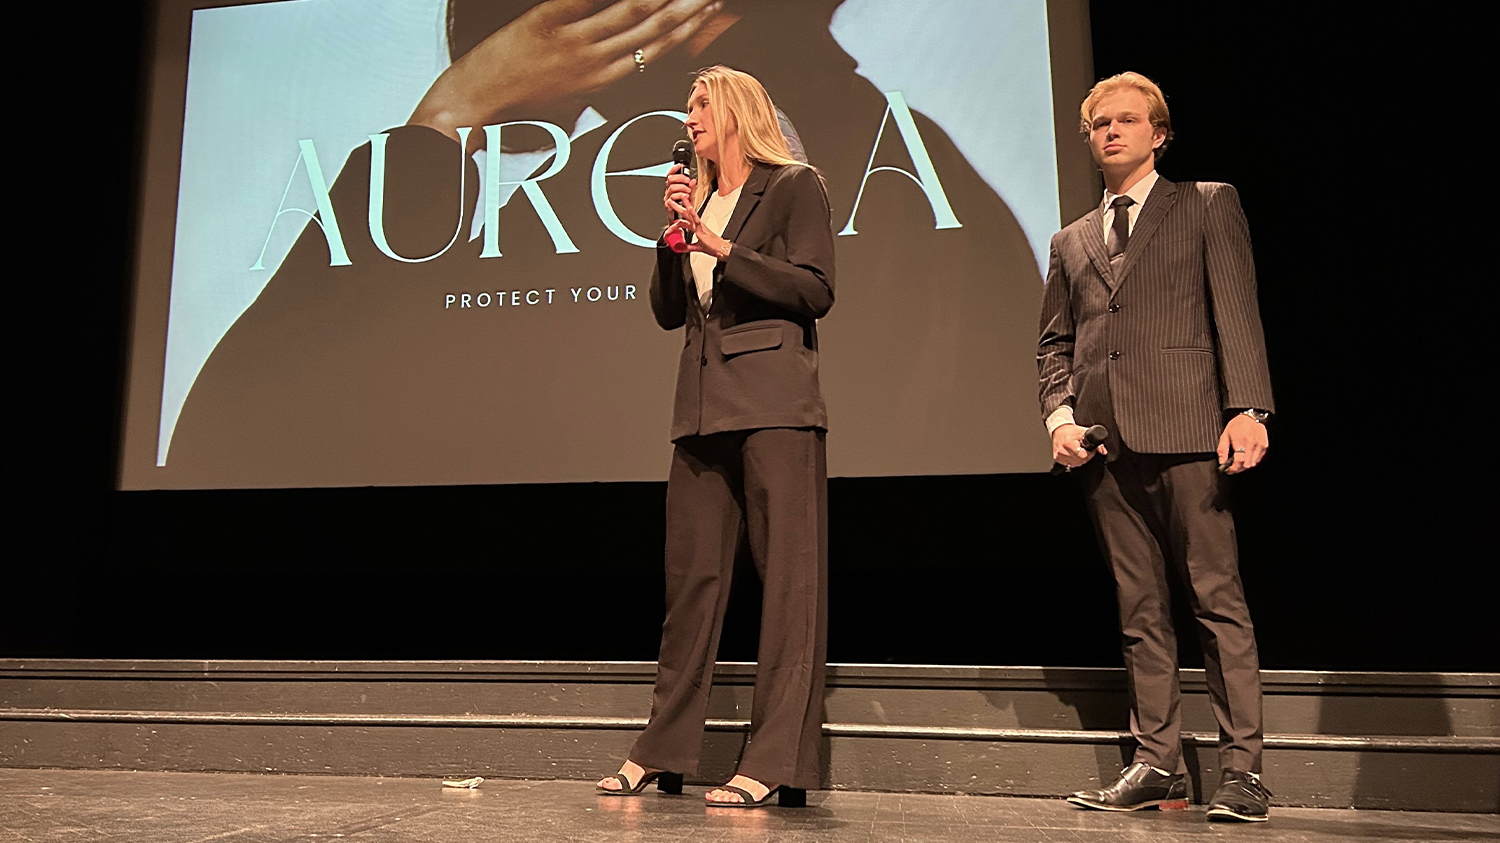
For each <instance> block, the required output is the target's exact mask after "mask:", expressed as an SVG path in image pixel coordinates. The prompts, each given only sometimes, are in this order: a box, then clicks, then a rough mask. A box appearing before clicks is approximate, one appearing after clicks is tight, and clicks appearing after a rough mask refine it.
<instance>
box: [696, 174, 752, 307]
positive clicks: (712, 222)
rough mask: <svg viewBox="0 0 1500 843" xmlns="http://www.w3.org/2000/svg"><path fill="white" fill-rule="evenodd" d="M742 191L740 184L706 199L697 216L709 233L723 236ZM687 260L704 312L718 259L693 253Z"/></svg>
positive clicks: (711, 288)
mask: <svg viewBox="0 0 1500 843" xmlns="http://www.w3.org/2000/svg"><path fill="white" fill-rule="evenodd" d="M744 189H745V186H744V185H743V184H742V185H740V186H739V187H736V188H735V189H734V190H732V191H730V193H729V194H728V195H725V196H720V195H719V192H718V191H717V190H716V191H714V192H713V194H712V195H710V196H709V197H708V204H707V205H706V206H704V208H703V213H701V214H699V215H698V216H699V217H701V218H702V219H703V224H704V225H705V226H707V227H708V230H709V231H712V232H713V233H715V234H717V235H720V236H721V237H722V236H723V234H724V226H726V225H728V224H729V218H730V217H731V216H733V215H734V206H735V205H737V204H739V201H740V191H741V190H744ZM689 260H690V262H691V264H692V267H693V284H694V285H695V286H696V287H697V288H698V304H699V305H700V306H702V308H703V310H704V311H705V312H706V311H707V310H708V306H709V305H710V304H712V303H713V295H714V266H715V264H717V263H718V262H719V259H718V258H716V257H714V256H713V255H708V254H704V253H702V252H694V253H693V254H692V256H691V257H690V258H689Z"/></svg>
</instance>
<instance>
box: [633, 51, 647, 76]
mask: <svg viewBox="0 0 1500 843" xmlns="http://www.w3.org/2000/svg"><path fill="white" fill-rule="evenodd" d="M635 72H636V73H645V72H646V51H645V50H636V51H635Z"/></svg>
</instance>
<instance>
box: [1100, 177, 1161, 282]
mask: <svg viewBox="0 0 1500 843" xmlns="http://www.w3.org/2000/svg"><path fill="white" fill-rule="evenodd" d="M1176 201H1177V185H1175V184H1173V183H1172V182H1169V181H1167V180H1166V179H1164V178H1161V177H1160V176H1158V177H1157V179H1156V186H1154V187H1152V188H1151V193H1150V194H1149V195H1147V196H1146V204H1145V206H1144V207H1142V208H1141V215H1140V216H1139V217H1136V220H1135V227H1134V228H1133V229H1131V232H1130V240H1128V241H1127V242H1126V243H1125V256H1124V258H1123V259H1122V260H1121V261H1120V271H1119V273H1118V274H1117V275H1116V276H1115V284H1114V286H1116V287H1118V286H1119V285H1120V283H1121V282H1122V281H1124V280H1125V276H1126V275H1127V274H1128V273H1129V272H1130V267H1132V266H1134V265H1135V263H1136V261H1137V260H1139V259H1140V256H1141V252H1143V251H1145V249H1146V244H1147V243H1148V242H1150V240H1151V235H1153V234H1155V233H1156V229H1158V228H1160V227H1161V221H1162V220H1163V219H1165V218H1166V216H1167V212H1168V211H1170V210H1172V205H1173V204H1174V203H1175V202H1176Z"/></svg>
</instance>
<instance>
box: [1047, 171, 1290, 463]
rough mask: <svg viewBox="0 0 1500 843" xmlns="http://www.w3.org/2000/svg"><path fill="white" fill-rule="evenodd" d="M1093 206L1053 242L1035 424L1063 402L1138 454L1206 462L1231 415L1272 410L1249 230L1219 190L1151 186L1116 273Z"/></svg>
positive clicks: (1228, 191) (1234, 200)
mask: <svg viewBox="0 0 1500 843" xmlns="http://www.w3.org/2000/svg"><path fill="white" fill-rule="evenodd" d="M1103 213H1104V212H1103V208H1102V207H1101V208H1095V209H1094V210H1093V211H1092V212H1090V213H1088V214H1086V215H1084V216H1083V217H1082V218H1081V219H1079V220H1076V221H1075V222H1073V223H1072V224H1071V225H1069V226H1068V227H1067V228H1064V229H1063V230H1062V231H1059V232H1058V233H1057V234H1056V235H1054V236H1053V238H1052V255H1051V265H1050V267H1049V268H1048V271H1047V287H1046V291H1045V292H1044V293H1043V297H1042V325H1041V339H1040V340H1039V342H1038V346H1037V370H1038V374H1039V376H1040V392H1041V404H1042V416H1043V418H1045V417H1047V416H1048V415H1050V414H1051V413H1052V411H1053V410H1055V409H1057V408H1058V407H1059V406H1060V405H1062V404H1069V405H1071V406H1072V407H1073V413H1074V418H1076V419H1077V420H1078V423H1079V424H1081V425H1084V426H1088V425H1091V424H1102V425H1104V426H1106V427H1107V428H1109V433H1110V438H1109V440H1108V445H1109V446H1110V448H1111V449H1113V450H1116V451H1118V448H1117V447H1116V446H1117V445H1118V444H1119V443H1120V442H1121V441H1122V440H1123V442H1124V443H1125V445H1126V446H1127V447H1128V448H1130V449H1131V450H1133V451H1136V452H1138V453H1146V454H1188V453H1207V452H1210V451H1213V450H1214V449H1215V448H1216V447H1217V446H1218V440H1219V434H1220V433H1221V432H1222V430H1223V427H1224V415H1225V412H1226V411H1228V410H1236V409H1245V408H1250V407H1254V408H1258V409H1262V410H1274V409H1275V406H1274V404H1273V403H1272V398H1271V377H1270V373H1269V371H1268V370H1267V367H1266V346H1265V337H1264V335H1263V333H1262V330H1261V322H1260V307H1259V305H1258V304H1257V302H1256V292H1255V262H1254V258H1253V256H1252V255H1251V251H1250V230H1249V227H1248V225H1247V224H1246V222H1245V214H1244V212H1243V211H1242V210H1241V209H1240V200H1239V195H1238V194H1237V193H1236V192H1235V189H1234V188H1233V187H1231V186H1229V185H1227V184H1219V183H1214V182H1184V183H1182V184H1173V183H1172V182H1169V181H1167V180H1166V179H1164V178H1161V179H1158V180H1157V182H1156V185H1155V186H1154V187H1153V188H1152V189H1151V194H1150V195H1149V196H1148V197H1147V198H1146V203H1145V205H1144V206H1143V207H1142V208H1141V211H1140V216H1139V217H1138V218H1137V219H1136V221H1135V227H1134V230H1133V231H1132V232H1131V235H1130V239H1129V240H1128V241H1127V243H1126V248H1125V255H1124V257H1123V258H1122V259H1121V261H1120V265H1119V267H1118V270H1116V269H1114V268H1112V267H1111V266H1110V263H1109V257H1108V254H1107V252H1106V251H1105V245H1104V233H1103V232H1104V223H1103Z"/></svg>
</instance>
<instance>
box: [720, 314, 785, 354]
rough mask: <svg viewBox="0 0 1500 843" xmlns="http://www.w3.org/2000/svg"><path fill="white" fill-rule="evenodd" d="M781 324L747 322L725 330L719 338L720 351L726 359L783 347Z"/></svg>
mask: <svg viewBox="0 0 1500 843" xmlns="http://www.w3.org/2000/svg"><path fill="white" fill-rule="evenodd" d="M781 338H782V333H781V323H780V322H746V323H745V324H743V325H735V326H734V327H733V328H726V329H724V332H723V334H721V335H720V337H719V351H721V352H722V353H723V354H724V356H725V357H733V356H734V355H736V354H745V353H747V352H751V351H765V350H767V349H771V348H780V347H781Z"/></svg>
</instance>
